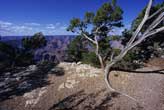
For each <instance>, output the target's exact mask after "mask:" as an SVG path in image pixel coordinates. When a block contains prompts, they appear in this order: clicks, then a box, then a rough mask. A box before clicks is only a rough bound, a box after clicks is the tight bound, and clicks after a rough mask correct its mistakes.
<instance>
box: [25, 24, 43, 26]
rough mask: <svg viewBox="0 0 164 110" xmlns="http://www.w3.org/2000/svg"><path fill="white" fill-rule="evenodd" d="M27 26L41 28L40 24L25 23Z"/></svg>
mask: <svg viewBox="0 0 164 110" xmlns="http://www.w3.org/2000/svg"><path fill="white" fill-rule="evenodd" d="M24 24H25V25H26V26H40V25H41V24H39V23H24Z"/></svg>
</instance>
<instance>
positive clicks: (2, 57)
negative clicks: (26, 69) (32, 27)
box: [0, 33, 46, 70]
mask: <svg viewBox="0 0 164 110" xmlns="http://www.w3.org/2000/svg"><path fill="white" fill-rule="evenodd" d="M22 44H23V45H22V46H23V48H18V47H13V46H11V45H8V44H6V43H4V42H0V70H3V69H5V68H14V67H15V66H27V65H30V64H33V63H34V61H33V57H34V50H35V49H37V48H40V47H42V46H44V45H45V44H46V40H45V38H44V36H43V35H42V34H41V33H37V34H35V35H34V36H32V37H31V38H23V39H22Z"/></svg>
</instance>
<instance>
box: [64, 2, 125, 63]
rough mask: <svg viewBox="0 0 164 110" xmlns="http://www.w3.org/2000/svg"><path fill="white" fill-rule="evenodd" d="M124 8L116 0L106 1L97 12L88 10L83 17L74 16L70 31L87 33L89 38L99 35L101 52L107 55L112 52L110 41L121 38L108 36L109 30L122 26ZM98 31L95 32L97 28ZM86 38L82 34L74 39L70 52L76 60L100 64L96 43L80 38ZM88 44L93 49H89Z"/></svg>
mask: <svg viewBox="0 0 164 110" xmlns="http://www.w3.org/2000/svg"><path fill="white" fill-rule="evenodd" d="M122 14H123V11H122V9H121V8H120V7H119V6H118V5H117V3H116V0H112V1H111V2H107V3H104V4H103V5H102V6H101V7H100V8H99V9H98V10H97V12H95V13H94V12H86V13H85V15H84V18H83V19H80V18H73V19H72V20H70V25H69V27H68V28H67V30H68V31H72V32H75V33H78V34H80V35H81V33H85V34H86V35H87V36H88V37H89V38H91V39H94V37H95V36H98V37H97V39H98V43H99V50H100V51H99V53H100V54H101V55H102V56H103V57H105V56H106V54H107V55H108V54H111V53H110V52H111V50H112V48H111V46H110V41H112V40H114V39H119V37H116V36H115V37H114V36H113V37H111V36H108V34H109V32H110V31H111V30H112V29H113V28H115V27H117V28H118V27H122V26H123V25H122V18H123V17H122ZM97 28H99V30H98V32H96V33H95V31H96V29H97ZM82 38H85V37H84V36H80V37H79V38H77V39H76V40H74V41H72V42H71V44H70V46H69V54H71V55H72V57H73V59H74V61H82V62H84V63H89V64H91V65H94V66H98V65H100V64H99V63H98V59H97V57H96V55H95V53H94V52H92V51H93V50H94V48H95V45H94V44H92V43H90V42H89V41H88V42H87V44H88V45H86V43H84V42H86V41H81V40H79V39H82ZM87 46H89V47H91V48H92V49H90V50H87Z"/></svg>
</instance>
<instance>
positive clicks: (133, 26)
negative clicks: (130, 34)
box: [131, 3, 164, 31]
mask: <svg viewBox="0 0 164 110" xmlns="http://www.w3.org/2000/svg"><path fill="white" fill-rule="evenodd" d="M161 7H164V3H162V4H157V5H155V6H152V8H151V10H150V15H152V14H153V13H155V12H156V11H157V10H158V9H160V8H161ZM145 10H146V7H145V8H144V9H143V10H142V11H141V13H139V15H138V17H137V18H136V19H135V20H134V21H133V22H132V27H131V29H132V31H134V30H136V28H137V27H138V25H139V24H140V23H141V21H142V19H143V17H144V15H145ZM158 16H159V15H156V16H155V17H153V18H152V19H150V20H149V21H148V22H146V24H145V25H144V27H143V28H142V31H144V30H145V29H146V28H147V27H148V26H149V25H150V23H152V21H153V20H154V19H155V18H157V17H158ZM163 25H164V24H163V23H161V24H160V25H159V26H163Z"/></svg>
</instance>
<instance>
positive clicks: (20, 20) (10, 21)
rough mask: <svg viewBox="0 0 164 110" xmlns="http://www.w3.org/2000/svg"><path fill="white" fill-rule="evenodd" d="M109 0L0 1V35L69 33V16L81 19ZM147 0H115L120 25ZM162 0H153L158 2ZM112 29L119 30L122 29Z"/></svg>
mask: <svg viewBox="0 0 164 110" xmlns="http://www.w3.org/2000/svg"><path fill="white" fill-rule="evenodd" d="M108 1H109V0H0V35H1V36H13V35H19V36H22V35H33V34H34V33H36V32H43V34H45V35H72V34H73V33H71V32H67V31H66V27H67V26H68V25H69V21H70V19H72V18H73V17H79V18H83V15H84V14H85V12H86V11H93V12H96V10H97V9H98V8H99V7H100V6H101V5H102V4H103V3H105V2H108ZM148 1H149V0H117V3H118V5H119V6H120V7H121V8H122V9H123V11H124V14H123V23H124V25H125V27H124V28H129V27H130V25H131V22H132V21H133V20H134V19H135V18H136V17H137V15H138V14H139V12H140V11H141V10H142V9H143V7H145V6H146V4H147V3H148ZM161 2H164V0H155V3H161ZM124 28H122V29H115V33H121V31H122V30H123V29H124Z"/></svg>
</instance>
